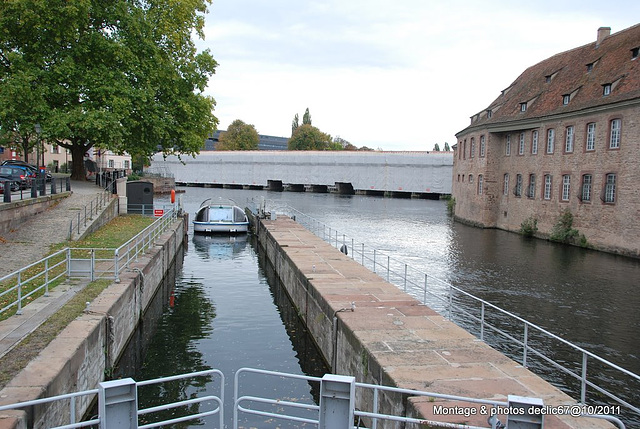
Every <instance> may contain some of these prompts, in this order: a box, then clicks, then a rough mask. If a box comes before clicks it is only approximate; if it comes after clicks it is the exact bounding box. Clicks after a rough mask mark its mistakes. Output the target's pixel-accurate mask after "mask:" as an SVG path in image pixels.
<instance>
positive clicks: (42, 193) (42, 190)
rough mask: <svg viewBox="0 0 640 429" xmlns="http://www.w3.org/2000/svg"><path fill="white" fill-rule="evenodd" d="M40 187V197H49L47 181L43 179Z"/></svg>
mask: <svg viewBox="0 0 640 429" xmlns="http://www.w3.org/2000/svg"><path fill="white" fill-rule="evenodd" d="M38 185H39V187H40V196H41V197H44V196H45V195H47V179H46V178H44V177H42V179H41V180H40V181H39V182H38Z"/></svg>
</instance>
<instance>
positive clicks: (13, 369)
mask: <svg viewBox="0 0 640 429" xmlns="http://www.w3.org/2000/svg"><path fill="white" fill-rule="evenodd" d="M154 220H155V219H154V218H151V217H147V216H141V215H125V216H118V217H116V218H114V219H113V220H111V221H110V222H109V223H107V224H106V225H104V226H103V227H102V228H100V229H99V230H98V231H95V232H94V233H92V234H90V235H89V236H87V237H86V238H85V239H84V240H81V241H65V242H63V243H59V244H55V245H53V246H51V249H50V252H49V255H50V254H53V253H55V252H57V251H58V250H61V249H64V248H65V247H74V248H114V249H115V248H117V247H119V246H121V245H123V244H124V243H126V242H127V241H129V240H130V239H131V238H133V237H134V236H136V234H138V233H140V232H141V231H142V230H144V229H145V228H146V227H148V226H149V225H151V224H152V223H153V221H154ZM111 283H112V280H111V279H99V280H96V281H94V282H91V283H89V284H88V285H87V286H86V287H85V288H84V289H82V290H81V291H79V292H78V293H77V294H76V295H75V296H74V297H73V298H72V299H71V300H69V302H67V304H65V305H64V306H63V307H62V308H60V310H58V311H57V312H56V313H54V314H53V315H52V316H51V317H50V318H49V319H47V321H46V322H45V323H43V324H42V325H40V327H38V328H37V329H36V330H34V331H33V332H32V333H31V334H29V335H28V336H26V337H25V338H23V339H22V340H21V341H20V343H19V344H17V345H16V346H15V347H14V348H13V349H12V350H11V351H10V352H9V353H7V354H6V355H4V356H3V357H2V358H1V359H0V389H2V388H4V386H6V385H7V383H9V381H11V380H12V379H13V377H15V376H16V375H17V374H18V373H19V372H20V371H22V370H23V369H24V368H25V367H26V366H27V365H28V364H29V362H30V361H31V360H33V359H34V358H35V357H36V356H38V354H40V352H41V351H42V350H44V348H45V347H47V345H49V343H50V342H51V341H53V339H54V338H56V336H57V335H58V334H59V333H60V332H62V330H63V329H64V328H66V327H67V326H68V325H69V323H71V322H72V321H73V320H75V319H76V318H77V317H79V316H81V315H82V314H83V311H84V309H85V308H86V303H87V302H91V301H93V299H94V298H96V297H97V296H98V295H99V294H100V293H101V292H102V291H103V290H104V289H106V288H107V287H108V286H109V285H110V284H111ZM0 290H2V289H1V288H0ZM42 292H43V291H42ZM40 295H42V293H38V294H34V296H33V299H35V298H36V297H37V296H40ZM13 313H15V311H13ZM3 316H4V315H3ZM8 316H9V315H7V316H6V317H8ZM6 317H5V318H6Z"/></svg>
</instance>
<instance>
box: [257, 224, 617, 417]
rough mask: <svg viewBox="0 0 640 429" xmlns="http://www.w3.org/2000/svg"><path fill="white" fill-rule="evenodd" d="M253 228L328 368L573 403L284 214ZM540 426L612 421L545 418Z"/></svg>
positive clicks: (416, 410) (392, 381) (426, 386)
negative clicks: (329, 364)
mask: <svg viewBox="0 0 640 429" xmlns="http://www.w3.org/2000/svg"><path fill="white" fill-rule="evenodd" d="M257 234H258V238H259V241H260V245H261V246H262V247H263V248H264V250H265V252H266V255H267V258H268V259H269V260H270V261H271V263H272V265H273V266H274V270H275V272H276V273H277V275H278V278H279V279H280V281H281V282H282V283H283V285H284V286H285V287H286V288H287V291H288V293H289V295H290V296H291V298H292V301H293V302H294V304H295V305H296V306H297V308H298V311H299V313H300V316H301V317H302V318H303V319H304V320H305V322H306V324H307V327H308V329H309V330H310V331H311V333H312V335H313V337H314V339H315V340H316V343H317V344H318V346H319V348H320V349H321V351H322V352H323V354H324V355H325V358H326V360H327V362H332V363H333V365H332V366H333V372H334V373H336V374H348V375H353V376H355V377H356V379H357V381H362V382H365V383H372V384H383V385H391V386H397V387H402V388H409V389H418V390H429V391H437V392H438V393H443V394H451V395H459V396H467V397H473V398H484V399H492V400H506V399H507V397H508V395H518V396H526V397H536V398H541V399H543V401H544V404H545V405H568V404H576V401H575V400H573V399H572V398H570V397H569V396H568V395H566V394H564V393H563V392H561V391H560V390H559V389H557V388H555V387H553V386H552V385H551V384H549V383H547V382H545V381H544V380H542V379H541V378H539V377H538V376H536V375H534V374H533V373H531V372H530V371H529V370H527V369H526V368H523V367H522V366H521V365H519V364H518V363H516V362H514V361H512V360H511V359H509V358H507V357H505V356H504V355H502V354H501V353H499V352H497V351H496V350H494V349H492V348H491V347H489V346H488V345H486V344H484V343H482V342H479V341H478V340H477V339H476V338H475V337H474V336H472V335H471V334H469V333H467V332H466V331H464V330H463V329H462V328H459V327H458V326H456V325H455V324H453V323H451V322H449V321H448V320H446V319H445V318H444V317H442V316H440V315H438V314H437V313H436V312H434V311H433V310H431V309H429V308H428V307H426V306H423V305H420V304H419V303H418V302H417V301H416V300H415V299H413V298H412V297H410V296H409V295H407V294H405V293H404V292H402V291H400V290H399V289H397V288H396V287H395V286H393V285H391V284H390V283H388V282H385V281H383V280H382V279H381V278H380V277H379V276H378V275H376V274H374V273H372V272H370V271H369V270H367V269H366V268H364V267H362V266H360V265H359V264H357V263H356V262H354V261H353V260H351V258H350V257H348V256H346V255H343V254H342V253H340V252H338V251H337V250H336V249H334V248H333V247H331V246H330V245H328V244H327V243H325V242H324V241H322V240H321V239H320V238H318V237H316V236H315V235H313V234H312V233H310V232H309V231H307V230H306V229H305V228H303V227H302V226H300V225H299V224H297V223H295V222H293V221H292V220H290V219H289V218H286V217H278V219H277V220H261V221H260V224H259V226H258V229H257ZM352 309H353V311H351V310H352ZM334 317H335V322H334ZM382 402H383V403H384V405H385V406H386V407H388V408H389V409H387V410H385V411H387V412H389V413H407V414H413V415H418V416H420V417H422V418H432V419H434V420H441V421H447V422H452V423H454V422H455V423H466V424H476V425H484V424H486V416H484V415H482V414H480V413H478V415H476V416H461V415H448V416H441V415H437V414H438V413H437V408H436V406H438V405H444V406H449V405H451V403H448V404H445V403H442V402H440V401H429V400H418V399H416V398H409V399H408V401H407V402H406V403H405V402H404V401H392V400H389V401H385V400H383V401H382ZM403 408H404V409H403ZM385 411H383V412H385ZM500 417H501V420H502V421H503V422H504V421H505V420H506V418H505V416H504V415H503V416H500ZM545 427H547V428H576V429H577V428H581V429H585V428H605V427H612V425H610V424H609V423H606V422H602V421H597V420H593V419H587V418H581V419H575V418H572V417H570V416H560V415H548V416H546V418H545Z"/></svg>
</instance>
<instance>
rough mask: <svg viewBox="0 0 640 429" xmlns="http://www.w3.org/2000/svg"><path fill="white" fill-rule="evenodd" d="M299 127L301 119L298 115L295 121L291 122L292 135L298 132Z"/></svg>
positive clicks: (294, 118)
mask: <svg viewBox="0 0 640 429" xmlns="http://www.w3.org/2000/svg"><path fill="white" fill-rule="evenodd" d="M299 126H300V124H299V118H298V114H297V113H296V116H294V117H293V121H292V122H291V135H293V133H295V132H296V130H297V129H298V127H299Z"/></svg>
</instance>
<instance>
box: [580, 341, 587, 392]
mask: <svg viewBox="0 0 640 429" xmlns="http://www.w3.org/2000/svg"><path fill="white" fill-rule="evenodd" d="M586 399H587V354H586V353H585V352H582V380H581V381H580V402H581V403H583V404H586V403H587V402H586Z"/></svg>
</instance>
